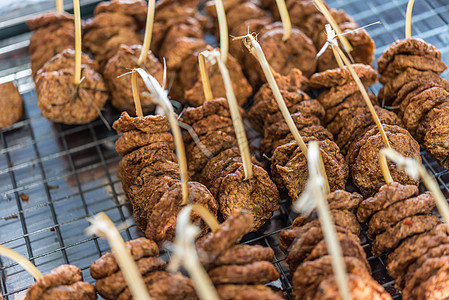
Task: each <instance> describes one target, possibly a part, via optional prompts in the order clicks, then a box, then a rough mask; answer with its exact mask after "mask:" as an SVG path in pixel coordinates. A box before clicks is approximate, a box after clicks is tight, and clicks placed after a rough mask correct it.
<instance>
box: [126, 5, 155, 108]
mask: <svg viewBox="0 0 449 300" xmlns="http://www.w3.org/2000/svg"><path fill="white" fill-rule="evenodd" d="M154 10H155V0H149V1H148V13H147V20H146V25H145V38H144V40H143V45H142V50H141V51H140V56H139V59H138V60H137V65H138V66H141V65H142V64H143V63H144V62H145V60H146V59H147V56H148V51H149V50H150V45H151V38H152V36H153V23H154ZM131 82H132V87H133V98H134V105H135V108H136V116H138V117H143V112H142V105H141V102H140V95H139V91H138V88H137V74H136V73H135V72H132V73H131Z"/></svg>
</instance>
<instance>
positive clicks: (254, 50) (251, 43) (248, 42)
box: [238, 34, 307, 157]
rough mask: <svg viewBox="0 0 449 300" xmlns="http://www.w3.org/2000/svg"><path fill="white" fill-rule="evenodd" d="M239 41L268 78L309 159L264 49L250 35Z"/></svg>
mask: <svg viewBox="0 0 449 300" xmlns="http://www.w3.org/2000/svg"><path fill="white" fill-rule="evenodd" d="M238 39H242V41H243V44H244V45H245V46H246V48H248V50H249V52H250V53H251V54H252V55H253V56H254V57H255V58H256V59H257V60H258V61H259V63H260V66H261V67H262V70H263V73H264V75H265V77H266V78H267V81H268V84H269V86H270V88H271V90H272V91H273V95H274V98H275V99H276V102H277V104H278V106H279V109H280V110H281V113H282V116H283V117H284V119H285V121H286V122H287V126H288V128H289V129H290V132H291V133H292V134H293V137H294V138H295V141H296V143H297V144H298V146H299V148H300V149H301V151H302V153H303V154H304V156H306V157H307V146H306V144H305V143H304V140H303V139H302V137H301V135H300V134H299V131H298V128H296V125H295V122H293V119H292V116H291V115H290V112H289V111H288V108H287V105H286V104H285V102H284V99H283V98H282V95H281V92H280V91H279V87H278V85H277V83H276V80H274V76H273V73H272V72H271V68H270V65H269V64H268V61H267V59H266V57H265V54H264V53H263V51H262V48H261V47H260V44H259V43H258V42H257V41H256V39H255V38H254V37H253V36H252V35H250V34H248V35H245V36H243V37H239V38H238Z"/></svg>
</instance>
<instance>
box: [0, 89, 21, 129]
mask: <svg viewBox="0 0 449 300" xmlns="http://www.w3.org/2000/svg"><path fill="white" fill-rule="evenodd" d="M0 95H2V96H1V97H0V107H1V108H2V109H1V111H0V130H1V129H3V128H7V127H9V126H11V125H12V124H14V123H15V122H17V121H19V120H20V118H22V114H23V101H22V96H20V93H19V91H18V90H17V88H16V86H15V85H14V83H12V82H6V83H3V84H0Z"/></svg>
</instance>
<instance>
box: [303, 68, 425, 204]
mask: <svg viewBox="0 0 449 300" xmlns="http://www.w3.org/2000/svg"><path fill="white" fill-rule="evenodd" d="M354 69H355V71H356V73H357V74H358V76H359V77H360V79H361V81H362V83H364V84H365V85H367V86H369V85H371V84H373V83H374V82H375V81H376V72H375V71H374V70H373V69H372V68H371V67H370V66H365V65H360V64H356V65H354ZM309 84H310V86H311V87H313V88H325V89H326V90H325V91H324V92H322V93H321V94H320V95H319V96H318V97H317V100H319V101H320V102H321V104H322V105H323V106H324V108H325V109H326V116H325V119H326V122H327V129H328V130H329V131H330V132H331V133H332V134H333V135H334V137H336V143H337V144H338V146H339V147H340V149H341V151H342V153H344V154H345V155H346V161H347V163H348V164H349V167H350V169H351V174H352V178H353V181H354V183H355V185H356V186H357V187H358V188H359V189H360V191H361V192H362V193H363V194H364V195H366V196H369V195H372V194H374V193H375V192H376V191H377V190H378V189H379V188H380V187H381V186H382V185H383V184H385V181H384V179H383V177H382V173H381V171H380V168H379V165H378V162H377V161H378V160H377V155H378V153H379V151H380V149H382V148H383V147H384V143H383V140H382V137H381V135H380V133H379V130H378V129H377V127H376V126H375V125H374V120H373V118H372V115H371V114H370V112H369V110H368V108H367V107H366V104H365V103H364V101H363V98H362V97H361V95H360V91H359V89H358V87H357V85H356V84H355V81H354V80H353V79H352V76H351V74H350V73H349V70H348V69H347V67H344V68H343V69H340V68H337V69H333V70H327V71H325V72H322V73H317V74H314V75H313V76H312V77H311V78H310V81H309ZM370 99H371V101H372V102H374V103H377V100H376V98H375V96H374V95H372V94H371V95H370ZM374 110H375V111H376V113H377V115H378V117H379V120H380V122H381V123H382V124H383V128H384V131H385V133H386V135H387V137H388V139H389V141H390V144H391V147H393V148H394V149H395V150H397V151H399V152H401V153H402V154H403V155H404V156H407V157H416V158H417V159H420V155H419V144H418V142H416V141H415V140H414V139H413V138H412V136H411V135H410V134H409V133H408V132H407V131H406V130H404V129H403V128H401V127H399V126H400V125H401V124H402V123H401V121H400V119H399V118H398V116H397V115H396V114H394V113H393V112H391V111H387V110H386V109H383V108H381V107H379V106H377V105H374ZM398 125H399V126H398ZM391 173H392V176H393V178H394V179H395V180H397V181H398V182H402V183H404V184H418V182H417V181H416V180H413V179H412V178H410V176H408V175H407V174H406V173H405V172H403V171H399V170H397V169H395V168H392V169H391Z"/></svg>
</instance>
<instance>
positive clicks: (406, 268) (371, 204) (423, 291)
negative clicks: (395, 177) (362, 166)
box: [357, 182, 449, 300]
mask: <svg viewBox="0 0 449 300" xmlns="http://www.w3.org/2000/svg"><path fill="white" fill-rule="evenodd" d="M434 207H435V199H434V197H433V196H432V194H431V193H430V192H425V193H423V194H419V195H418V189H417V188H416V186H413V185H402V184H399V183H397V182H392V183H390V184H387V185H384V186H383V187H382V188H381V189H380V190H379V192H378V193H377V194H376V195H374V196H373V197H371V198H368V199H365V200H364V201H363V202H362V203H361V204H360V206H359V209H358V211H357V217H358V219H359V221H360V222H367V223H368V235H369V236H370V237H372V238H375V242H374V244H373V247H372V252H373V254H374V255H376V256H378V255H381V254H383V253H387V260H386V263H387V270H388V273H389V275H390V276H392V277H393V278H394V280H395V282H396V287H398V288H399V289H401V290H402V292H403V299H404V300H407V299H444V298H445V297H447V296H444V295H447V292H446V290H447V289H446V288H443V287H442V286H439V285H438V282H440V283H444V282H447V277H444V276H445V275H444V274H445V272H446V264H447V259H448V256H447V255H448V250H447V246H446V244H447V243H448V240H449V235H448V231H447V225H446V224H442V223H441V221H440V220H439V218H437V217H436V216H434V215H432V214H431V211H432V210H433V208H434Z"/></svg>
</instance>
